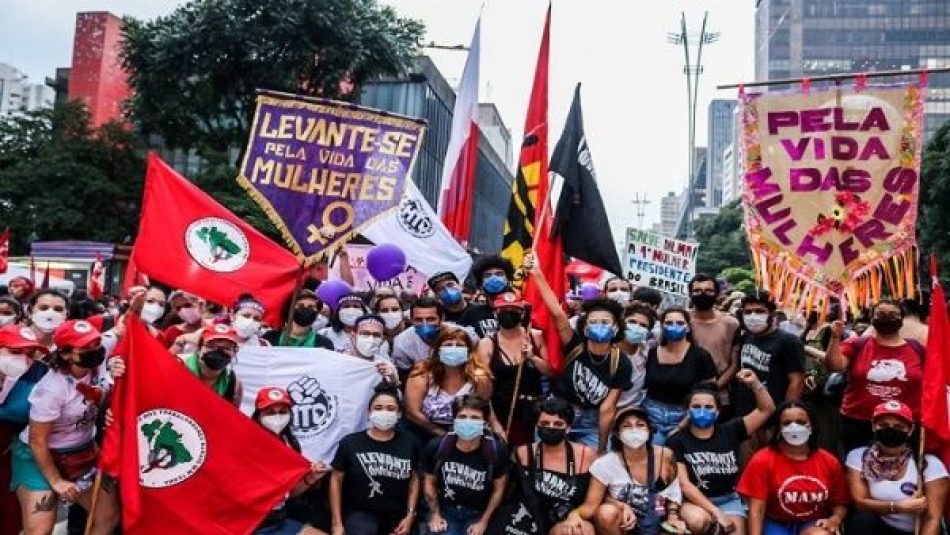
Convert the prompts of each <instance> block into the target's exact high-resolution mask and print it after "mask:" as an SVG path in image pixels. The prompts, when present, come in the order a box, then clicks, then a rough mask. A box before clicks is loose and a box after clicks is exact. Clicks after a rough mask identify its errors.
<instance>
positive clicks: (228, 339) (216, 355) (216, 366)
mask: <svg viewBox="0 0 950 535" xmlns="http://www.w3.org/2000/svg"><path fill="white" fill-rule="evenodd" d="M239 342H240V339H239V338H238V334H237V332H236V331H235V330H234V328H232V327H230V326H228V325H224V324H221V323H219V324H216V325H212V326H210V327H207V328H206V329H205V330H204V331H203V332H202V334H201V343H200V344H199V346H198V351H197V352H196V353H192V354H191V355H188V356H186V357H185V358H184V359H183V362H184V363H185V366H186V367H187V368H188V370H189V371H190V372H191V373H192V374H194V376H195V377H197V378H199V379H201V380H202V381H203V382H204V383H205V384H206V385H208V386H209V387H210V388H212V389H213V390H214V391H215V393H217V394H218V395H219V396H221V397H223V398H224V399H226V400H228V401H230V402H231V403H233V404H234V405H240V404H241V395H242V393H243V387H242V386H241V381H240V380H238V378H237V376H236V375H235V374H234V370H231V369H230V368H229V367H228V365H229V364H231V360H233V359H234V356H235V355H237V350H238V343H239Z"/></svg>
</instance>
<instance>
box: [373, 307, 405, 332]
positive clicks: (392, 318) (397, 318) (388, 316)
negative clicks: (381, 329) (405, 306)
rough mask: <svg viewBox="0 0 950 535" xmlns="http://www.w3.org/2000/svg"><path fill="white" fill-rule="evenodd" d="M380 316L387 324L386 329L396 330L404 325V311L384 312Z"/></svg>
mask: <svg viewBox="0 0 950 535" xmlns="http://www.w3.org/2000/svg"><path fill="white" fill-rule="evenodd" d="M379 316H380V317H381V318H383V322H385V323H386V328H387V329H390V330H392V329H395V328H396V327H399V324H400V323H402V319H403V316H402V311H399V312H383V313H382V314H380V315H379Z"/></svg>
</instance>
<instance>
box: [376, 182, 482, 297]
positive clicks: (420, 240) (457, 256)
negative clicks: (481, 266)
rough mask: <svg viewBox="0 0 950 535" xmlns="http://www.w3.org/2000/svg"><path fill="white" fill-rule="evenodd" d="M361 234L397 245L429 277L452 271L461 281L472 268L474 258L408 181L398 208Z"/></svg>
mask: <svg viewBox="0 0 950 535" xmlns="http://www.w3.org/2000/svg"><path fill="white" fill-rule="evenodd" d="M362 234H363V236H365V237H366V238H367V239H368V240H370V241H372V242H373V243H376V244H380V243H392V244H395V245H398V246H399V247H400V248H402V250H403V252H405V253H406V259H407V260H408V262H409V265H410V266H412V267H414V268H416V269H418V270H419V271H421V272H423V273H427V274H429V275H435V274H436V273H439V272H441V271H451V272H452V273H455V276H456V277H458V279H459V280H465V277H466V275H468V271H469V269H471V267H472V257H471V256H469V254H468V253H467V252H465V249H463V248H462V246H461V245H459V243H458V242H457V241H455V239H454V238H452V235H451V234H449V231H448V230H447V229H446V228H445V225H443V224H442V221H440V220H439V217H438V216H436V215H435V211H434V210H433V209H432V207H431V206H429V203H428V202H426V199H425V197H423V196H422V193H421V192H420V191H419V188H417V187H416V184H415V183H414V182H413V181H411V180H407V181H406V195H405V196H404V197H403V199H402V202H401V203H400V204H399V209H398V210H393V211H392V212H390V213H389V215H387V216H386V217H383V218H381V219H380V220H379V221H378V222H376V223H374V224H373V225H371V226H370V227H368V228H366V229H364V230H363V231H362Z"/></svg>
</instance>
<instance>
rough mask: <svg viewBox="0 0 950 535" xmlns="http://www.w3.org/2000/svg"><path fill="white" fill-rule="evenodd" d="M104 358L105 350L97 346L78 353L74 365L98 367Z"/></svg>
mask: <svg viewBox="0 0 950 535" xmlns="http://www.w3.org/2000/svg"><path fill="white" fill-rule="evenodd" d="M105 360H106V350H105V348H103V347H99V348H96V349H93V350H90V351H83V352H82V353H79V362H77V363H76V366H79V367H80V368H86V369H90V370H91V369H93V368H98V367H99V366H100V365H102V363H103V362H104V361H105Z"/></svg>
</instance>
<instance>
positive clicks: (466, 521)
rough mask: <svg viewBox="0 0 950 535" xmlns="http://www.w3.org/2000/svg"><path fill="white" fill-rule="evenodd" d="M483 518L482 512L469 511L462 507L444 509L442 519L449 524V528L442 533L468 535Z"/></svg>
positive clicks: (443, 534)
mask: <svg viewBox="0 0 950 535" xmlns="http://www.w3.org/2000/svg"><path fill="white" fill-rule="evenodd" d="M481 517H482V512H481V511H476V510H475V509H469V508H468V507H463V506H460V505H455V506H451V505H450V506H449V507H443V508H442V518H444V519H445V522H446V523H447V524H448V528H447V529H446V530H445V531H443V532H442V535H466V532H467V531H468V528H469V527H470V526H471V525H472V524H474V523H476V522H478V519H479V518H481Z"/></svg>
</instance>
